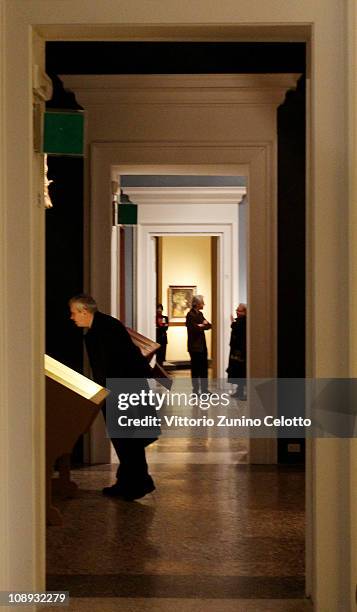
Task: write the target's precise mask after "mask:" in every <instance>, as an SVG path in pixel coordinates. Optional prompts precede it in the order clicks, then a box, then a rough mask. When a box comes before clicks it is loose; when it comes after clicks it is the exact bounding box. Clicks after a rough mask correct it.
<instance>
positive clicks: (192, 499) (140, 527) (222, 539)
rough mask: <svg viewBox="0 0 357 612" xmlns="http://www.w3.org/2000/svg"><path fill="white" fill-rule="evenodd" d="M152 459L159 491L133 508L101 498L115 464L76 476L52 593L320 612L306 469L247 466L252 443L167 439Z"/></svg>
mask: <svg viewBox="0 0 357 612" xmlns="http://www.w3.org/2000/svg"><path fill="white" fill-rule="evenodd" d="M147 454H148V461H149V464H150V471H151V473H152V476H153V477H154V480H155V483H156V486H157V490H156V492H155V493H153V494H151V495H148V496H146V497H145V498H144V499H142V500H140V501H138V502H134V503H130V502H125V501H121V500H118V499H110V498H109V499H108V498H105V497H103V496H102V494H101V489H102V487H103V486H106V485H108V484H110V483H111V482H112V481H113V480H114V474H115V470H116V466H115V465H105V466H103V465H101V466H91V467H89V468H82V469H79V470H74V471H73V473H72V476H73V479H74V480H75V481H76V482H77V484H78V485H79V494H78V496H77V497H76V498H75V499H71V500H66V501H61V502H60V508H61V511H62V512H63V517H64V525H63V526H62V527H49V528H48V536H47V573H48V576H47V589H48V590H66V591H69V592H70V596H71V604H70V607H69V608H66V609H69V610H71V611H72V610H73V611H77V610H78V611H79V612H87V611H88V612H96V611H97V610H98V611H99V610H103V612H109V611H112V610H120V611H122V612H146V611H149V610H150V611H154V612H171V609H172V608H173V607H174V608H175V610H176V611H177V612H191V611H192V612H193V611H195V612H196V611H201V610H205V612H218V611H220V612H233V611H234V612H243V611H244V612H261V611H263V610H264V611H265V612H270V611H271V612H274V611H276V612H303V611H305V610H306V611H307V610H311V607H310V604H309V603H308V602H307V601H306V600H304V472H303V470H302V469H301V468H297V467H284V468H282V467H280V468H279V467H277V466H248V465H247V464H246V456H247V447H246V443H245V441H244V440H242V439H226V438H212V439H209V438H205V439H199V438H195V439H187V438H179V439H168V438H166V439H163V438H162V439H161V440H160V441H159V442H157V443H155V444H153V445H152V446H151V447H150V448H149V449H148V453H147ZM41 609H42V610H44V608H43V607H42V608H41ZM45 609H46V608H45Z"/></svg>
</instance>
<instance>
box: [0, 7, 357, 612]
mask: <svg viewBox="0 0 357 612" xmlns="http://www.w3.org/2000/svg"><path fill="white" fill-rule="evenodd" d="M210 8H211V10H210V11H209V12H208V13H207V3H206V2H205V0H197V3H195V6H194V10H193V9H192V7H185V8H182V6H181V5H180V4H179V3H172V2H169V3H168V2H158V3H157V4H156V11H155V13H153V11H152V5H151V3H145V2H144V3H143V2H139V3H137V2H131V3H130V5H125V6H123V5H122V4H121V3H118V2H111V1H109V2H108V3H107V9H108V10H107V12H106V13H105V14H104V13H103V9H102V6H101V4H98V2H97V0H88V2H87V5H86V10H85V11H81V12H80V14H79V12H78V5H76V3H75V2H72V3H66V5H65V6H64V4H63V2H62V1H61V0H52V2H47V3H45V2H43V0H32V1H31V3H24V2H23V0H0V17H1V18H0V26H1V29H2V32H1V33H2V36H1V37H0V40H2V41H4V49H3V51H4V52H3V54H2V58H3V59H2V61H1V62H0V82H2V83H3V84H4V87H3V95H2V96H1V98H0V106H1V114H0V134H1V141H0V146H1V151H2V153H3V154H2V155H1V156H0V158H1V172H0V180H1V181H3V187H1V192H2V193H3V194H4V198H3V200H2V201H1V202H0V207H1V211H2V212H1V217H2V220H3V222H4V230H3V234H4V235H3V240H4V247H3V248H2V249H1V251H0V253H1V269H2V279H3V287H2V288H3V292H2V295H3V297H2V299H1V302H2V310H1V313H0V314H1V320H2V326H3V327H4V328H5V333H4V335H2V336H1V339H0V342H1V347H2V348H1V350H0V360H1V361H0V366H1V367H0V371H1V372H2V373H4V372H8V373H9V376H8V377H4V380H3V381H2V384H3V385H4V391H3V395H4V398H5V399H6V400H7V401H6V403H4V405H3V407H2V410H3V422H4V423H6V424H7V427H6V428H4V430H3V431H2V433H1V437H2V440H3V444H2V445H1V448H2V450H3V453H2V454H3V455H4V456H3V457H2V458H3V459H4V461H2V462H1V479H2V483H3V490H4V491H5V492H6V494H7V495H6V494H5V495H4V499H5V497H6V508H5V509H3V507H2V506H1V508H0V510H1V513H2V514H1V519H2V524H3V530H4V531H6V532H7V533H10V534H11V541H10V539H5V540H4V547H3V550H2V555H1V577H2V578H3V583H4V585H6V586H4V588H6V589H8V588H12V589H16V588H19V585H20V586H21V588H22V589H23V590H41V589H42V590H43V589H44V584H45V582H44V576H45V564H44V535H43V534H44V530H43V529H42V532H41V534H40V535H39V534H38V529H37V525H38V523H39V521H41V519H42V515H41V514H40V513H39V512H38V510H37V502H38V499H39V493H41V490H42V499H43V498H44V488H43V487H42V489H41V487H40V489H39V488H38V483H39V482H40V481H41V478H42V477H41V474H42V470H43V465H44V464H43V461H44V457H43V452H42V450H41V449H42V446H41V444H43V440H44V426H45V424H44V418H43V415H44V392H43V389H40V390H38V389H39V383H38V380H39V379H40V378H41V374H42V373H43V367H42V366H41V363H42V360H43V348H44V344H43V338H44V321H43V300H42V288H43V286H44V270H43V267H42V266H41V264H40V261H39V259H40V257H39V252H38V251H39V250H41V249H42V247H43V241H44V232H43V229H42V227H43V224H39V223H38V216H39V211H38V208H37V207H38V197H39V192H38V189H37V187H38V176H39V175H38V168H37V165H36V164H34V161H35V160H34V157H35V156H34V155H33V153H32V146H31V144H32V117H31V107H32V92H31V84H32V81H31V79H32V65H31V63H33V62H34V55H33V49H31V33H34V31H37V32H38V33H39V34H40V35H41V36H42V37H43V39H52V40H80V39H82V40H83V39H84V38H86V39H88V40H89V39H92V40H104V39H107V40H114V39H115V40H120V39H121V40H133V39H135V38H136V39H139V40H149V39H153V40H175V39H177V37H178V38H179V39H180V40H185V39H190V40H192V39H194V40H211V41H212V40H223V41H227V40H248V41H256V40H270V41H274V40H275V41H279V40H289V41H296V40H298V41H307V42H308V43H309V62H310V64H309V77H310V76H311V79H312V87H311V85H310V83H309V84H308V90H309V91H310V94H311V98H310V107H309V110H310V113H309V124H308V141H309V164H308V168H309V170H308V174H309V181H308V194H309V197H308V227H309V231H308V236H307V238H308V253H307V264H308V265H307V269H308V285H307V300H308V303H307V316H308V326H307V332H306V336H307V340H308V342H307V360H308V374H309V375H310V376H320V377H331V376H340V377H344V376H348V375H349V374H350V375H355V374H354V373H355V370H356V365H355V364H356V359H353V357H354V356H355V355H356V352H357V351H356V346H357V343H356V333H352V334H351V333H350V332H351V329H352V331H353V332H355V331H356V326H357V323H356V321H357V309H356V307H355V305H356V296H357V288H356V274H354V275H353V272H354V270H355V266H356V257H355V255H356V253H355V245H356V244H357V240H356V223H353V222H352V221H353V220H355V215H356V213H355V208H356V207H355V205H354V204H355V196H356V184H357V183H356V172H357V171H356V168H357V164H356V159H355V158H356V146H355V141H356V118H357V111H356V105H355V104H354V102H355V99H356V71H355V66H356V61H357V45H356V37H355V31H356V7H355V2H354V0H347V1H346V3H344V4H343V6H342V5H341V2H340V0H324V1H323V2H321V1H318V0H291V1H290V2H285V3H282V2H280V1H277V0H269V1H267V2H265V3H262V4H260V5H259V10H257V6H256V3H252V2H247V1H245V0H238V2H237V1H236V2H230V1H227V2H225V3H220V4H218V3H217V5H216V6H215V5H211V7H210ZM186 9H187V10H186ZM277 19H278V24H277ZM14 32H16V36H13V33H14ZM311 32H313V36H311ZM1 44H3V43H1ZM5 58H6V62H7V63H6V64H5ZM43 60H44V48H43V51H42V60H38V61H39V65H41V63H42V65H43V64H44V61H43ZM35 61H36V60H35ZM327 92H331V95H329V99H328V104H326V95H327ZM310 120H311V122H310ZM348 128H350V129H348ZM19 143H22V144H23V146H19ZM14 177H21V180H14ZM16 202H21V211H22V214H18V209H17V208H16V207H15V205H14V203H16ZM346 237H348V239H349V240H348V239H346ZM19 244H20V245H21V248H17V245H19ZM14 245H15V248H14ZM19 295H21V299H18V296H19ZM335 318H336V319H338V320H339V325H338V326H332V325H331V324H330V323H331V321H332V320H334V319H335ZM19 322H21V324H20V325H19ZM24 347H26V352H25V353H24V352H23V349H24ZM19 356H21V362H20V363H19ZM19 367H21V373H22V376H21V377H20V378H18V379H17V380H16V384H14V380H13V377H12V376H10V373H14V372H16V371H18V370H19ZM37 420H39V422H40V425H39V427H38V430H36V427H34V425H35V424H37ZM19 423H21V424H22V436H19V435H18V426H19ZM34 432H35V433H34ZM34 435H35V439H34ZM354 442H355V441H354V440H342V441H341V440H316V441H314V442H313V443H312V453H311V463H310V464H309V470H310V472H311V476H312V478H311V489H308V494H309V497H310V498H311V500H312V501H311V504H312V505H311V514H309V515H308V521H309V522H310V525H311V533H312V540H313V542H312V545H313V553H314V554H313V559H312V566H309V567H308V577H309V583H308V590H307V593H308V594H310V593H311V592H312V594H313V598H314V605H315V610H316V612H327V611H328V612H340V610H341V609H344V610H346V612H347V610H348V612H352V610H355V606H356V603H355V589H356V579H357V553H356V546H355V537H353V536H355V535H356V522H357V519H356V517H357V498H356V490H357V489H356V486H355V484H356V483H355V477H356V476H355V475H356V462H357V457H356V445H355V444H354ZM37 443H39V444H37ZM5 449H9V452H8V453H7V454H6V455H5ZM22 477H24V486H23V487H22V486H16V487H15V486H14V483H15V482H16V483H18V482H20V483H21V485H22V482H23V480H22ZM25 477H26V480H25ZM310 570H311V571H310ZM311 576H312V577H313V583H311V580H310V577H311ZM8 578H9V580H8ZM310 587H312V591H311V588H310Z"/></svg>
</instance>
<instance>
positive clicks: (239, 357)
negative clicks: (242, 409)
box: [226, 304, 247, 400]
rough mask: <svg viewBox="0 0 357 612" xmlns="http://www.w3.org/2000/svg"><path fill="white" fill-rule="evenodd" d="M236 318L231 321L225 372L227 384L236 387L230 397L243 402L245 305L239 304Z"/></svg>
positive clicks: (245, 368) (245, 372)
mask: <svg viewBox="0 0 357 612" xmlns="http://www.w3.org/2000/svg"><path fill="white" fill-rule="evenodd" d="M236 313H237V318H236V319H234V320H233V321H232V325H231V340H230V344H229V346H230V352H229V363H228V368H227V370H226V372H227V374H228V382H230V383H232V384H236V385H237V390H236V391H235V393H233V394H232V397H237V398H238V399H240V400H245V399H246V395H245V386H246V377H247V305H246V304H239V306H238V308H237V310H236Z"/></svg>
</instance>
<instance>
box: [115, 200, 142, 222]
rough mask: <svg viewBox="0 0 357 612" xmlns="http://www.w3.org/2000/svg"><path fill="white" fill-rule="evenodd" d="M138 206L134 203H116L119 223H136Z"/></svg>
mask: <svg viewBox="0 0 357 612" xmlns="http://www.w3.org/2000/svg"><path fill="white" fill-rule="evenodd" d="M137 222H138V207H137V205H136V204H118V223H119V225H137Z"/></svg>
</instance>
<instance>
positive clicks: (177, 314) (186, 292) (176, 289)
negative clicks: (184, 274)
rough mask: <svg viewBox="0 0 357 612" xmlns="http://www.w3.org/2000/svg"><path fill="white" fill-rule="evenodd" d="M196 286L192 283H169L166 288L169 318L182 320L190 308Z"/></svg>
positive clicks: (195, 292)
mask: <svg viewBox="0 0 357 612" xmlns="http://www.w3.org/2000/svg"><path fill="white" fill-rule="evenodd" d="M196 294H197V287H196V286H194V285H170V286H169V289H168V305H169V319H170V321H171V320H172V319H173V320H175V319H176V320H181V321H182V320H184V318H185V317H186V314H187V313H188V311H189V310H190V308H191V302H192V298H193V296H194V295H196Z"/></svg>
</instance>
